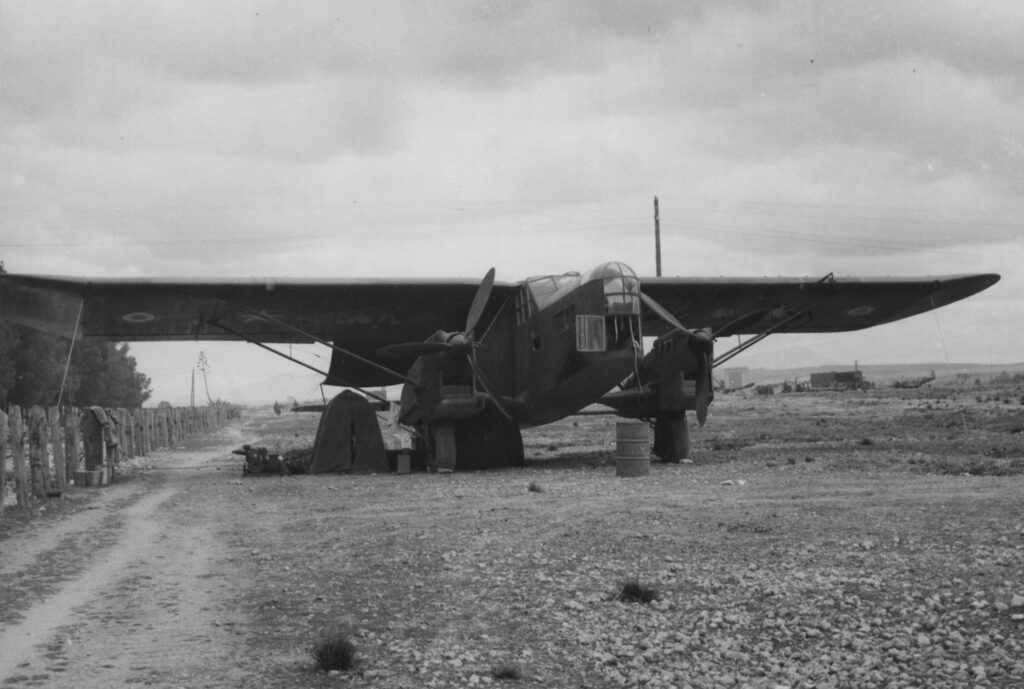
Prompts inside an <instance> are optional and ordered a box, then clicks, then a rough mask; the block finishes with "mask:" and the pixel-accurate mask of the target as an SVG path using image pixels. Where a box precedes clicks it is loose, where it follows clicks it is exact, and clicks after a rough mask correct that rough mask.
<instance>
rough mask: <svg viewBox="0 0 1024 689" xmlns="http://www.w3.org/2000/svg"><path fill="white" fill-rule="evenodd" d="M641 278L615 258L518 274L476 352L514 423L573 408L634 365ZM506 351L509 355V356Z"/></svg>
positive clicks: (638, 345) (531, 421) (594, 396)
mask: <svg viewBox="0 0 1024 689" xmlns="http://www.w3.org/2000/svg"><path fill="white" fill-rule="evenodd" d="M640 313H641V299H640V281H639V280H638V279H637V277H636V274H635V273H634V272H633V270H632V269H631V268H630V267H629V266H627V265H625V264H623V263H619V262H609V263H603V264H601V265H599V266H597V267H596V268H594V269H593V270H591V271H589V272H587V273H585V274H582V275H581V274H578V273H568V274H565V275H549V276H543V277H534V278H530V279H528V280H525V281H524V282H523V283H522V284H521V285H520V287H519V288H518V291H517V292H516V294H515V296H514V297H513V298H512V299H511V300H510V302H509V303H507V304H506V305H505V306H504V307H503V308H502V310H501V312H500V313H499V315H498V318H496V319H495V323H493V324H492V326H491V328H490V329H489V331H488V333H487V334H486V335H485V336H484V338H483V340H482V342H481V344H480V349H479V352H478V354H479V360H480V362H481V364H482V365H483V367H484V369H485V370H486V371H488V374H489V375H492V376H493V377H494V379H495V380H501V381H502V384H501V386H500V388H501V390H502V397H503V399H505V400H507V401H508V405H507V406H508V407H509V408H510V411H511V412H512V414H513V415H514V416H515V419H516V422H517V423H518V424H519V425H520V426H533V425H539V424H544V423H550V422H552V421H556V420H558V419H560V418H564V417H565V416H568V415H570V414H573V413H576V412H578V411H579V410H581V409H583V408H584V407H586V406H587V405H589V404H592V403H594V402H596V401H597V400H599V399H600V398H601V396H602V395H603V394H604V393H606V392H607V391H608V390H610V389H611V388H613V387H614V386H615V385H616V384H618V383H619V382H621V381H622V380H623V379H625V378H626V377H627V376H628V375H629V374H630V372H631V371H633V370H635V367H636V364H637V360H638V357H639V356H640V355H641V346H642V345H641V342H642V332H641V323H640ZM509 355H511V356H509Z"/></svg>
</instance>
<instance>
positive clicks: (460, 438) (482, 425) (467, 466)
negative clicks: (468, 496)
mask: <svg viewBox="0 0 1024 689" xmlns="http://www.w3.org/2000/svg"><path fill="white" fill-rule="evenodd" d="M428 437H429V438H430V445H431V447H430V448H429V449H428V456H429V458H430V459H429V460H428V466H429V468H430V469H432V470H434V471H454V470H455V469H458V470H459V471H467V470H468V471H472V470H476V469H498V468H501V467H510V466H523V464H524V463H525V458H524V454H523V436H522V434H521V433H520V431H519V426H518V425H517V424H516V423H515V422H513V421H509V420H508V419H506V418H505V417H503V416H502V415H500V414H496V413H484V414H481V415H480V416H475V417H472V418H468V419H457V420H453V421H436V420H435V421H434V422H433V423H431V424H430V432H429V434H428Z"/></svg>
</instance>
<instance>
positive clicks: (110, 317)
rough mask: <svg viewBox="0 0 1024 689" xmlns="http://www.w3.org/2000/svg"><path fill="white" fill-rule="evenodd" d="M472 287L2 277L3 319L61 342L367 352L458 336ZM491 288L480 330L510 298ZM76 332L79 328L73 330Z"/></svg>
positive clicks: (502, 288)
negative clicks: (440, 334) (317, 344)
mask: <svg viewBox="0 0 1024 689" xmlns="http://www.w3.org/2000/svg"><path fill="white" fill-rule="evenodd" d="M478 286H479V280H472V279H465V280H460V279H457V280H428V279H423V280H420V279H406V280H371V279H366V280H344V281H327V280H321V281H318V280H281V281H274V280H256V279H253V280H222V281H199V280H195V281H189V280H174V281H165V280H158V279H152V280H145V279H91V278H79V279H68V278H57V277H44V276H29V275H14V274H0V319H3V320H7V321H10V322H13V323H17V324H20V325H27V326H30V327H33V328H37V329H40V330H45V331H48V332H52V333H55V334H59V335H64V336H67V337H71V336H72V334H74V333H76V332H77V334H78V335H79V336H83V335H84V336H94V337H102V338H106V339H110V340H117V341H127V342H137V341H149V340H188V339H200V340H236V339H238V337H237V335H236V334H232V333H231V332H228V330H225V329H222V328H220V327H218V324H219V325H223V326H225V328H228V329H230V330H231V331H233V332H234V333H238V334H240V335H243V336H244V337H246V338H248V339H251V340H253V341H256V342H263V343H288V342H310V341H311V339H310V338H309V337H304V336H303V335H301V334H300V333H298V332H296V331H295V330H292V329H289V328H287V327H284V326H282V325H281V324H280V323H277V324H275V323H273V322H270V321H267V320H265V319H263V318H261V317H259V315H258V314H260V313H264V314H267V315H269V316H271V317H272V318H274V319H276V320H278V321H281V322H283V323H286V324H288V325H290V326H292V327H294V328H297V329H298V330H299V331H301V332H303V333H308V334H310V335H313V336H316V337H318V338H320V339H323V340H328V341H333V342H334V343H335V344H336V345H338V346H339V347H343V348H346V349H351V350H359V351H368V352H369V351H374V350H376V349H377V348H378V347H382V346H384V345H387V344H395V343H399V342H410V341H417V340H420V339H426V338H427V337H428V336H430V335H431V334H432V333H433V332H435V331H436V330H438V329H448V330H461V329H462V328H463V327H464V326H465V322H466V314H467V312H468V311H469V308H470V304H471V302H472V300H473V295H474V294H475V293H476V290H477V287H478ZM514 288H515V286H514V285H511V284H504V283H497V284H495V285H494V289H493V291H492V292H491V299H490V301H489V303H488V307H487V310H486V311H485V312H484V316H483V318H482V319H481V321H480V323H481V324H482V325H481V327H485V325H486V324H487V323H489V322H490V319H491V318H492V317H493V315H494V314H495V313H497V311H498V309H499V308H500V307H501V306H502V304H503V303H504V302H505V300H506V299H507V297H508V296H509V295H511V294H512V293H513V290H514ZM76 324H77V326H76Z"/></svg>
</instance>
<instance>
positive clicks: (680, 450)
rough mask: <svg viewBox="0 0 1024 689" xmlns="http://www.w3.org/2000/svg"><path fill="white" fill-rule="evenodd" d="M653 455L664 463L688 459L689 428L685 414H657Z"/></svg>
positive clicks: (678, 412) (679, 412)
mask: <svg viewBox="0 0 1024 689" xmlns="http://www.w3.org/2000/svg"><path fill="white" fill-rule="evenodd" d="M654 454H656V455H658V457H659V458H660V459H661V461H662V462H665V463H677V462H679V461H680V460H683V459H689V458H690V427H689V424H688V423H687V421H686V412H684V411H673V412H662V413H661V414H658V416H657V417H656V418H655V420H654Z"/></svg>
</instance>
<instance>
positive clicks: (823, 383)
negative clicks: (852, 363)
mask: <svg viewBox="0 0 1024 689" xmlns="http://www.w3.org/2000/svg"><path fill="white" fill-rule="evenodd" d="M872 387H874V384H873V383H872V382H871V381H869V380H866V379H865V378H864V372H863V371H856V370H855V371H826V372H824V373H812V374H811V389H812V390H870V389H871V388H872Z"/></svg>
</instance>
